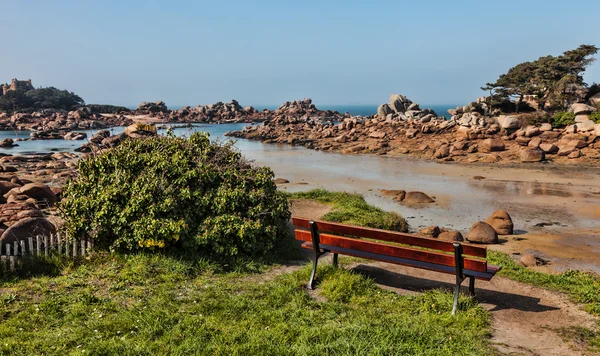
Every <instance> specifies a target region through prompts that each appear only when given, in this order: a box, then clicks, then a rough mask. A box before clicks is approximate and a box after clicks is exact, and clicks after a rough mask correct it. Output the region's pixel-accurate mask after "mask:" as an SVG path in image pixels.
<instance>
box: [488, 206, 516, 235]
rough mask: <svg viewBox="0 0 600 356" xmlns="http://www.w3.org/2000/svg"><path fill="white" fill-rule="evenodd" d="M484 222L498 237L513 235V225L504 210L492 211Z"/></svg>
mask: <svg viewBox="0 0 600 356" xmlns="http://www.w3.org/2000/svg"><path fill="white" fill-rule="evenodd" d="M485 222H486V223H488V224H489V225H490V226H491V227H493V228H494V230H496V233H497V234H498V235H512V234H513V229H514V224H513V221H512V218H511V217H510V215H508V213H507V212H506V211H504V210H496V211H494V212H493V213H492V215H490V217H489V218H487V219H485Z"/></svg>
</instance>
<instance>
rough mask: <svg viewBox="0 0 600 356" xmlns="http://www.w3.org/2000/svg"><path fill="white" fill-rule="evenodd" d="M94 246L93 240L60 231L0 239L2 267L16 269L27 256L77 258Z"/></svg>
mask: <svg viewBox="0 0 600 356" xmlns="http://www.w3.org/2000/svg"><path fill="white" fill-rule="evenodd" d="M93 247H94V241H93V240H73V239H66V238H65V237H64V236H61V234H60V233H57V234H52V235H50V236H36V237H29V238H27V239H25V240H20V241H14V242H12V243H4V242H2V241H0V263H3V265H2V267H6V268H7V269H9V270H14V269H15V268H17V267H18V266H19V262H20V261H21V260H23V259H25V258H30V257H35V256H50V255H62V256H64V257H65V258H75V257H77V256H85V255H87V254H89V252H90V250H91V249H92V248H93ZM0 269H2V268H0Z"/></svg>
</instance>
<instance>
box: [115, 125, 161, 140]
mask: <svg viewBox="0 0 600 356" xmlns="http://www.w3.org/2000/svg"><path fill="white" fill-rule="evenodd" d="M123 133H124V134H126V135H127V136H129V137H134V138H138V137H140V136H142V137H145V136H156V126H154V125H147V124H133V125H129V126H127V127H126V128H125V130H123Z"/></svg>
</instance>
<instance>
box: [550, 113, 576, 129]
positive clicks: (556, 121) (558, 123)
mask: <svg viewBox="0 0 600 356" xmlns="http://www.w3.org/2000/svg"><path fill="white" fill-rule="evenodd" d="M574 123H575V114H574V113H572V112H568V111H559V112H557V113H556V114H554V117H553V118H552V127H565V126H569V125H573V124H574Z"/></svg>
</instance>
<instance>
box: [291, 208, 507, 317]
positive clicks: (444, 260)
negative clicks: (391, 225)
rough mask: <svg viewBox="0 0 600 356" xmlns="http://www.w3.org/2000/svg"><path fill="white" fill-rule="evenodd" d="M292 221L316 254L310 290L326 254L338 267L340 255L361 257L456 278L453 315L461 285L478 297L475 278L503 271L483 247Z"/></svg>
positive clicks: (357, 227)
mask: <svg viewBox="0 0 600 356" xmlns="http://www.w3.org/2000/svg"><path fill="white" fill-rule="evenodd" d="M292 222H293V223H294V234H295V236H296V240H300V241H303V244H302V247H304V248H308V249H312V250H313V251H314V256H313V268H312V274H311V276H310V281H309V282H308V285H307V288H308V289H314V287H315V280H316V274H317V263H318V262H319V258H320V257H321V256H323V255H324V254H326V253H332V254H333V264H334V265H335V266H337V263H338V254H342V255H348V256H355V257H361V258H366V259H370V260H376V261H382V262H389V263H395V264H398V265H403V266H409V267H415V268H421V269H426V270H430V271H437V272H442V273H449V274H454V275H456V285H455V287H454V304H453V306H452V314H455V313H456V309H457V306H458V296H459V292H460V285H461V283H462V282H463V281H464V280H465V279H466V278H467V277H468V278H469V293H470V294H471V295H475V279H480V280H485V281H489V280H490V279H492V277H493V276H494V275H495V274H496V273H497V272H498V271H499V270H500V267H498V266H493V265H488V263H487V260H486V256H487V249H486V248H485V247H483V246H475V245H471V244H462V243H458V242H447V241H441V240H436V239H432V238H424V237H419V236H415V235H409V234H404V233H400V232H394V231H387V230H379V229H370V228H364V227H359V226H352V225H345V224H337V223H330V222H326V221H313V220H309V219H302V218H292ZM365 239H367V240H365ZM373 240H379V241H373ZM382 241H384V242H382ZM385 242H388V243H385ZM389 242H391V244H390V243H389Z"/></svg>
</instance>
